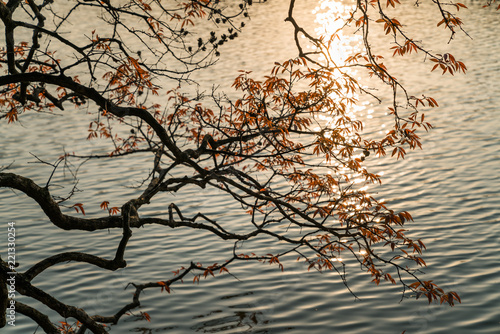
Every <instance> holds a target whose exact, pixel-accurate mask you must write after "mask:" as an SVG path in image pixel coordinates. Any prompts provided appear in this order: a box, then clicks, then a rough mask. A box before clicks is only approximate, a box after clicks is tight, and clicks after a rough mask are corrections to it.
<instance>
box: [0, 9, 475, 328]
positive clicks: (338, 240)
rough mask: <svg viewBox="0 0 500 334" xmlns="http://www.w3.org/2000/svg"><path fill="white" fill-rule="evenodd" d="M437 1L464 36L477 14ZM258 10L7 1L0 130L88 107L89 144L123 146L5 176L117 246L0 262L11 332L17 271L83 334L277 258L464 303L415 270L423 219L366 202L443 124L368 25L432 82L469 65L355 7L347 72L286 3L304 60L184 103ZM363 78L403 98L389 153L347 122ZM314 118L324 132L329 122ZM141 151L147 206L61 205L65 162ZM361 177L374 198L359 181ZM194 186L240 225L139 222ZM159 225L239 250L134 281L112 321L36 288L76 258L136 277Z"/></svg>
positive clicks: (36, 315) (68, 223)
mask: <svg viewBox="0 0 500 334" xmlns="http://www.w3.org/2000/svg"><path fill="white" fill-rule="evenodd" d="M433 3H434V4H435V5H436V10H438V11H439V12H440V13H441V14H442V20H441V21H440V22H437V25H438V26H440V27H441V28H442V27H445V29H446V30H447V31H448V32H449V33H450V37H451V38H453V36H454V34H456V33H459V32H460V31H461V29H462V28H461V25H462V22H461V20H460V18H459V17H457V16H456V13H457V12H458V10H459V9H461V8H463V7H465V6H464V5H463V4H460V3H454V4H453V3H446V4H445V3H442V2H440V1H439V0H433ZM250 5H252V1H251V0H244V1H231V2H224V1H213V0H184V1H175V0H171V1H160V0H131V1H110V0H103V1H98V0H73V1H67V2H53V1H49V0H44V1H36V0H26V1H20V0H9V1H8V2H4V1H1V2H0V17H1V19H2V22H3V29H4V37H3V39H2V43H3V47H2V49H0V65H1V66H2V70H3V73H2V74H1V76H0V86H1V91H0V106H1V110H0V119H1V120H2V121H5V122H9V123H12V122H17V121H19V120H20V119H21V118H22V117H23V116H24V115H25V114H28V113H33V112H52V111H55V110H57V109H60V110H63V109H68V108H69V107H77V108H76V109H77V111H74V112H79V111H78V110H81V109H82V108H83V107H86V108H87V109H88V110H89V111H90V112H91V113H92V114H93V115H94V116H95V117H94V121H93V122H92V123H91V124H90V127H89V133H88V138H87V139H88V140H93V139H95V138H105V139H109V141H111V142H112V145H113V149H112V150H111V151H110V152H108V153H107V154H103V155H92V156H83V155H79V153H78V152H76V153H66V152H64V153H62V155H61V157H60V159H59V160H58V161H57V162H56V163H55V164H52V167H53V168H52V174H49V175H47V180H48V181H47V182H46V184H44V185H42V184H37V183H35V182H34V181H33V180H31V179H29V178H27V177H24V176H22V175H18V174H16V171H15V170H14V169H13V168H10V169H9V168H8V167H7V166H4V168H3V170H1V172H0V186H1V187H7V188H11V189H15V190H18V191H20V192H22V193H24V194H25V195H26V196H28V197H31V198H32V199H33V200H35V201H36V202H37V203H38V205H39V206H40V208H41V209H42V210H43V212H44V214H45V215H46V217H47V219H49V220H50V221H51V222H52V224H53V225H54V228H60V229H62V230H84V231H94V230H102V229H121V230H122V231H123V236H122V238H121V240H120V241H119V243H118V244H117V245H116V252H115V254H114V256H113V255H112V254H110V256H109V257H108V258H104V257H99V256H95V255H92V254H91V252H89V251H85V250H84V251H82V252H63V253H59V254H54V255H53V256H50V257H48V258H46V259H43V260H42V261H40V262H37V263H33V264H31V265H30V266H29V269H27V270H26V271H24V272H18V271H17V270H16V268H17V264H16V263H15V261H14V260H12V259H2V261H1V266H0V277H1V280H2V284H0V295H1V298H0V300H1V301H2V303H1V304H0V308H1V310H0V314H1V316H0V327H3V326H5V325H6V322H7V321H8V318H6V317H5V315H6V310H7V307H9V306H10V305H11V304H10V299H9V298H8V286H9V281H8V279H9V278H10V274H9V273H10V272H15V287H16V291H17V293H19V294H22V295H24V296H26V297H29V298H31V299H33V300H36V301H38V302H41V303H43V304H45V305H46V306H47V307H49V308H50V309H52V310H54V311H56V312H57V313H58V314H59V315H60V316H61V317H62V318H65V319H66V318H74V319H76V320H77V321H78V322H79V324H78V326H77V327H78V328H79V329H77V331H78V333H83V332H85V330H90V331H91V332H93V333H105V332H107V330H106V329H105V327H104V326H103V324H116V323H117V322H118V321H119V319H120V318H121V317H122V316H123V315H124V314H125V313H126V312H128V311H130V310H134V309H137V308H138V307H139V306H140V305H141V300H140V298H141V295H142V293H143V291H144V290H146V289H152V288H153V289H157V290H158V292H159V291H160V289H161V291H163V290H166V291H167V292H170V289H171V286H172V285H174V284H178V283H180V281H181V280H182V279H183V278H186V277H187V275H188V274H189V275H191V276H190V277H191V278H194V281H195V282H196V281H199V279H200V277H207V276H213V275H216V274H219V273H226V272H230V266H231V264H233V263H235V262H238V261H256V262H264V263H271V264H276V265H277V266H278V267H280V268H281V269H283V265H284V264H283V263H282V262H281V261H282V259H283V258H284V257H285V255H289V254H294V255H295V257H296V258H298V260H299V261H302V262H304V263H305V270H312V269H314V270H320V271H322V270H334V271H337V272H338V274H339V276H340V278H341V279H342V280H343V281H344V283H345V285H346V287H347V288H348V287H349V286H348V282H347V281H346V272H345V266H344V264H343V263H342V262H341V261H334V260H335V259H340V258H343V259H348V258H349V259H351V260H354V261H356V262H357V263H359V266H360V268H361V270H364V271H366V272H367V273H368V277H370V279H371V280H372V281H374V282H375V283H376V284H379V282H380V281H384V280H385V281H389V282H392V283H394V284H400V285H401V286H402V290H403V292H402V293H403V295H408V294H409V292H412V294H413V295H414V296H416V297H417V298H418V297H420V296H425V297H426V298H427V299H428V300H429V302H431V301H433V300H436V301H438V302H447V303H449V304H450V305H453V304H454V302H455V301H456V300H458V301H459V297H458V295H457V294H456V293H455V292H445V291H443V290H442V289H440V288H439V287H438V286H437V285H436V284H435V283H433V282H432V281H423V280H421V279H420V278H419V277H418V276H417V274H418V268H419V267H421V266H425V262H424V260H423V259H422V257H421V253H422V251H423V250H424V249H425V245H424V243H423V242H422V241H421V240H413V239H412V238H410V237H408V236H407V235H405V230H404V229H403V227H402V226H403V225H404V224H405V223H406V222H408V221H411V220H412V217H411V215H410V213H408V212H406V211H403V212H395V211H394V210H392V209H390V207H388V206H386V204H385V203H383V202H381V201H379V200H377V199H376V198H374V197H373V196H371V195H370V194H368V193H367V192H366V191H365V190H363V189H364V188H363V186H364V185H366V184H370V183H378V182H380V176H378V175H376V174H373V173H371V172H370V171H368V169H366V168H365V160H366V159H373V158H374V157H376V156H384V155H385V154H386V152H388V153H390V154H392V155H393V156H394V157H395V158H404V156H405V154H406V150H408V149H415V148H418V147H421V144H420V138H419V136H418V134H417V133H418V131H422V130H428V129H429V128H430V127H431V125H430V124H429V123H427V122H426V121H425V120H424V115H423V114H422V112H421V111H419V110H418V108H419V107H420V106H426V107H427V106H430V107H435V106H437V102H436V101H435V100H434V99H433V98H432V97H422V98H417V97H415V96H413V95H411V94H410V93H408V92H407V90H406V88H405V87H403V85H402V84H401V83H400V82H399V81H397V79H396V78H394V77H393V76H392V75H391V74H390V72H389V70H388V69H387V68H386V66H384V64H383V63H382V62H381V61H382V59H381V58H380V57H379V56H377V55H376V54H375V53H374V50H372V47H371V42H370V35H369V31H370V29H373V28H372V26H376V25H378V26H380V27H383V29H384V31H385V33H386V34H387V36H388V38H389V39H388V40H389V41H391V42H392V44H390V47H391V51H392V52H393V53H394V55H395V56H399V55H405V54H407V53H412V52H418V53H421V54H423V57H424V56H425V57H427V58H428V59H430V61H432V62H433V68H432V70H435V69H440V70H441V71H443V73H451V74H454V73H455V72H465V71H466V67H465V65H464V64H463V63H462V62H460V61H458V60H456V59H455V57H454V56H452V55H451V54H443V55H439V54H434V53H431V52H430V51H428V50H426V49H425V48H424V47H423V46H422V44H421V43H419V42H417V41H414V40H412V39H411V36H407V34H406V32H405V30H404V28H403V27H404V26H403V23H402V22H400V21H399V20H398V19H396V18H390V17H389V16H388V14H386V11H387V8H388V7H396V6H398V5H399V1H398V0H388V1H387V2H381V1H379V0H370V1H367V0H358V1H356V2H355V6H354V8H353V9H352V13H351V15H350V17H349V18H348V19H347V20H346V21H345V25H344V26H343V28H341V30H342V29H351V30H352V31H353V33H357V34H360V35H361V36H362V41H363V44H364V47H363V50H362V51H361V52H360V53H356V54H352V55H349V57H348V58H347V59H345V60H344V61H343V62H342V63H338V61H335V60H334V58H332V54H331V52H330V47H331V45H332V44H334V43H335V39H336V38H337V37H338V35H339V33H340V31H341V30H339V31H337V32H335V33H334V34H332V35H330V36H315V35H314V34H313V33H312V32H310V31H307V30H306V29H305V28H304V27H303V26H301V24H300V20H298V19H297V18H296V16H295V14H294V7H295V1H294V0H290V1H289V11H288V13H277V15H282V16H283V19H284V20H285V21H287V22H288V23H289V24H290V25H291V26H292V27H293V31H294V33H293V35H292V36H282V37H280V38H289V39H290V41H294V43H295V44H296V47H297V57H296V58H295V59H289V60H285V61H283V60H280V59H270V60H269V61H270V62H271V63H273V62H275V63H274V64H275V67H274V68H273V70H272V71H271V73H270V74H269V75H268V76H266V77H265V78H264V79H262V80H259V79H255V78H252V77H251V73H249V72H241V74H240V75H239V76H238V77H237V78H236V79H235V81H234V84H233V87H234V88H235V90H236V91H237V93H238V94H239V95H238V96H239V98H236V99H230V98H228V97H227V96H225V95H222V94H218V93H217V92H213V93H212V94H208V95H207V94H201V93H200V94H191V95H187V94H184V93H182V90H181V89H178V87H179V85H183V84H185V83H188V82H190V81H191V80H192V79H191V74H192V73H193V72H195V71H203V70H205V69H207V68H209V67H210V66H211V65H212V64H213V63H214V62H215V61H216V59H217V57H218V56H219V53H220V52H221V50H222V49H223V45H224V44H226V43H230V42H231V41H232V40H233V39H235V38H240V36H239V34H240V33H241V30H242V29H244V26H245V22H246V17H247V16H248V12H247V10H248V7H249V6H250ZM254 5H258V4H254ZM79 15H85V17H86V18H88V20H92V23H93V24H92V26H94V27H96V28H95V29H94V28H92V29H91V30H85V29H77V28H75V26H72V22H74V21H75V20H76V18H77V17H78V16H79ZM94 21H95V23H94ZM207 27H208V28H207ZM352 28H354V29H352ZM75 29H76V30H75ZM446 30H445V31H446ZM68 31H70V32H71V33H68ZM351 67H357V68H359V69H362V70H363V71H366V73H369V74H370V75H372V76H373V77H376V78H378V79H379V80H380V82H382V83H384V84H386V85H388V86H389V87H390V88H391V89H392V90H393V93H394V94H393V95H394V98H393V100H392V101H389V102H388V103H389V107H388V108H389V117H390V118H391V119H392V128H390V129H389V131H388V132H387V133H386V134H384V135H383V136H382V137H381V138H377V137H374V136H372V135H370V134H367V133H365V132H364V131H363V124H362V123H361V122H360V121H357V120H354V119H352V118H350V116H349V113H348V110H349V108H350V107H351V106H352V105H354V104H356V103H357V101H356V99H355V98H354V97H353V96H355V95H354V94H369V95H372V93H371V92H370V91H368V90H366V89H365V88H363V85H362V84H360V83H358V81H357V80H355V79H354V78H353V77H351V76H350V74H349V72H348V69H349V68H351ZM299 87H300V88H301V89H299ZM304 87H306V88H305V89H304ZM159 94H162V96H165V95H164V94H166V97H162V98H161V100H164V101H168V104H166V105H159V104H158V103H156V102H152V101H158V99H159V98H158V97H156V96H158V95H159ZM373 97H374V98H377V97H376V96H373ZM402 101H403V102H402ZM384 103H387V102H386V101H384ZM320 115H323V116H328V118H329V120H330V121H323V120H321V118H320V117H318V116H320ZM123 126H126V127H127V128H128V129H129V131H130V133H129V135H128V136H125V137H123V136H122V137H120V136H118V135H116V133H115V129H116V128H117V127H123ZM78 135H79V134H75V136H78ZM85 136H86V135H85ZM147 153H149V154H150V161H149V164H150V165H149V166H150V173H149V174H148V175H144V180H145V181H144V184H143V185H142V188H141V191H142V193H141V195H140V196H138V197H134V198H130V199H129V200H127V201H126V202H125V203H122V204H121V206H119V207H110V205H109V204H110V200H111V199H108V198H103V199H102V204H101V208H103V209H104V210H105V212H106V214H104V215H103V216H101V217H97V216H96V217H89V216H87V215H85V211H84V210H85V203H73V202H71V200H72V194H73V193H72V192H70V193H69V194H67V196H66V197H65V198H60V197H56V196H55V195H54V189H53V187H52V183H51V180H52V176H53V174H54V173H55V172H56V170H58V168H62V167H60V166H63V165H67V164H68V162H69V161H72V160H73V161H74V160H78V159H108V160H110V161H113V160H114V159H116V158H117V157H123V159H126V158H127V157H129V156H132V155H135V154H147ZM39 159H40V161H42V158H39ZM360 178H362V180H363V182H362V183H356V182H354V181H355V179H360ZM188 186H191V187H192V186H196V187H198V188H199V191H200V192H205V191H209V190H210V189H217V190H218V191H220V192H224V193H226V194H227V195H229V196H230V197H231V198H232V199H233V200H234V202H235V203H239V204H240V205H241V207H242V208H243V211H244V213H242V214H243V215H246V219H245V222H246V224H245V226H241V225H238V226H234V225H228V224H224V225H223V224H219V223H218V222H217V221H215V220H214V219H213V218H212V217H210V215H209V214H207V213H204V212H203V211H200V213H198V214H196V215H194V216H188V215H186V214H185V213H183V206H184V204H185V203H165V206H164V207H165V212H164V215H163V216H162V218H158V217H159V216H155V217H151V216H148V215H145V214H143V213H142V212H141V209H142V208H144V207H146V206H147V205H148V204H150V203H152V202H155V201H161V200H162V199H161V197H160V196H159V195H160V194H162V193H163V194H165V193H182V192H183V191H184V190H185V189H186V188H187V187H188ZM96 196H97V195H96ZM63 207H66V208H67V207H71V208H74V209H75V210H76V214H74V215H73V214H72V215H69V214H65V213H64V210H62V209H61V208H63ZM151 224H155V225H160V226H164V227H165V228H167V227H168V228H190V229H193V233H196V231H197V230H204V231H206V232H209V233H211V234H213V235H215V236H217V237H219V238H221V239H222V240H225V241H227V243H230V244H231V245H233V252H232V254H229V255H228V257H227V260H226V261H225V262H224V263H208V264H207V263H205V264H201V263H198V262H197V260H196V259H190V260H188V261H187V262H186V265H185V266H184V267H182V268H180V269H179V268H172V270H174V271H176V272H175V273H174V275H172V276H171V277H165V280H163V281H159V282H150V281H148V278H147V277H144V281H143V282H132V283H131V284H130V286H129V289H135V293H134V294H133V297H132V298H131V300H130V303H129V304H127V305H121V306H120V307H119V308H118V309H112V308H111V307H110V311H109V313H108V314H104V315H101V314H87V313H86V312H85V311H84V310H82V309H80V308H77V307H74V306H71V305H67V304H65V303H63V302H61V301H60V300H58V299H56V298H54V297H53V296H51V295H50V294H49V293H48V292H47V291H43V290H41V289H39V288H37V287H36V286H35V285H34V284H32V280H33V279H34V278H35V277H37V276H39V275H43V273H44V271H45V270H47V269H48V268H50V267H53V266H58V265H60V264H61V263H65V262H68V261H72V262H79V263H80V265H81V266H89V267H92V266H97V267H100V268H103V269H107V270H110V271H114V270H118V269H120V268H124V267H126V266H127V262H126V259H127V252H126V248H127V244H128V242H129V240H130V239H131V237H132V231H133V230H134V229H136V228H138V227H147V226H148V225H151ZM283 226H285V227H283ZM60 233H64V232H60ZM264 235H265V236H266V237H268V238H271V239H273V240H275V241H276V243H278V242H280V244H281V245H282V246H283V247H282V249H283V250H282V251H279V252H278V253H275V254H260V253H259V250H254V251H253V252H244V251H242V250H241V244H242V242H243V241H246V240H251V239H254V238H257V237H261V236H264ZM412 264H413V266H411V265H412ZM24 265H26V264H24ZM51 279H52V280H57V277H54V278H51ZM12 303H13V305H14V306H15V310H16V312H19V313H21V314H24V315H26V316H27V317H30V318H31V319H33V321H35V322H36V323H38V325H39V326H40V327H41V328H43V330H44V331H45V332H47V333H60V332H67V333H69V332H71V331H72V330H73V328H72V327H71V328H70V326H69V325H68V326H62V327H61V326H57V325H55V324H54V323H55V321H54V320H56V319H54V320H52V319H49V318H48V317H47V315H45V314H43V313H41V312H40V311H39V310H37V309H36V308H34V307H33V306H30V304H29V303H28V304H25V303H21V302H19V301H12ZM143 316H144V317H145V318H148V315H147V314H145V313H143Z"/></svg>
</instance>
